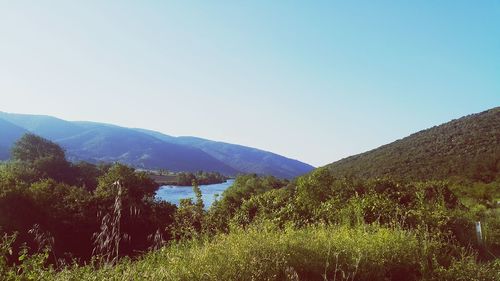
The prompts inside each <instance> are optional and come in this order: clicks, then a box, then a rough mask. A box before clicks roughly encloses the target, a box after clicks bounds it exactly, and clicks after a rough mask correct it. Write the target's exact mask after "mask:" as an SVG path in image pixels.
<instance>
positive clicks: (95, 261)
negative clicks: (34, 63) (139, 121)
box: [0, 135, 500, 280]
mask: <svg viewBox="0 0 500 281" xmlns="http://www.w3.org/2000/svg"><path fill="white" fill-rule="evenodd" d="M35 139H36V138H35ZM36 140H37V142H35V143H38V141H41V142H42V143H43V144H44V145H42V146H38V145H37V146H33V147H32V146H31V145H25V142H26V143H28V144H30V143H33V136H29V135H28V136H26V137H24V138H23V139H22V140H21V141H20V142H18V143H17V144H16V147H15V149H14V150H16V149H18V148H19V149H21V148H22V150H23V151H33V153H35V152H36V153H38V152H39V151H48V152H47V153H41V154H35V155H38V156H37V157H28V158H23V159H21V158H22V157H20V156H16V155H17V154H16V153H13V158H14V160H13V161H12V162H11V163H8V164H6V165H4V166H2V169H1V173H0V188H1V189H0V190H1V193H0V200H2V201H1V202H0V226H1V227H2V230H3V231H4V233H5V234H4V238H3V242H2V247H0V249H1V251H2V252H1V253H0V254H2V257H3V259H2V260H1V261H0V268H1V269H0V270H1V271H0V276H8V278H9V279H19V280H23V279H29V278H30V277H34V279H39V280H44V279H45V280H54V279H55V280H68V279H69V280H95V279H96V278H97V279H116V280H138V279H143V280H162V279H169V280H499V278H500V276H499V272H500V261H499V259H498V258H497V257H498V255H500V216H499V214H500V213H499V209H498V204H497V200H498V198H500V183H499V182H498V181H493V182H490V183H483V182H473V181H471V182H468V183H464V182H461V183H456V182H450V181H429V182H413V181H403V180H397V181H395V180H392V179H390V178H384V179H372V180H364V179H356V178H340V177H338V176H336V175H335V174H334V173H333V172H332V171H330V170H329V169H318V170H316V171H314V172H313V173H310V174H308V175H306V176H303V177H300V178H298V179H296V180H294V181H287V180H280V179H276V178H273V177H259V176H257V175H244V176H240V177H238V178H237V179H236V180H235V182H234V184H233V186H231V187H230V188H228V189H227V190H226V191H225V192H224V193H223V195H222V198H221V199H220V200H218V201H216V202H215V203H214V204H213V205H212V206H211V208H210V209H208V210H205V209H204V206H203V201H202V200H201V191H200V189H199V188H198V187H197V186H196V185H195V186H194V187H193V189H194V191H195V193H196V199H195V200H194V202H193V201H192V200H190V199H187V200H182V201H181V202H180V204H179V207H175V206H173V205H170V204H168V203H161V202H156V201H154V199H153V198H154V191H155V189H156V185H155V184H154V182H152V180H151V179H150V178H149V177H148V176H147V175H146V174H144V173H137V172H134V170H133V169H131V168H128V167H126V166H122V165H114V166H103V167H98V166H93V165H90V164H85V165H83V166H85V167H86V171H87V172H85V173H83V172H79V173H76V172H74V175H80V174H85V175H86V176H85V177H83V176H76V177H75V176H74V177H68V178H58V179H54V178H52V179H51V177H55V176H58V175H59V176H62V175H61V174H58V173H55V174H52V173H53V172H54V171H58V169H49V168H48V167H51V166H52V165H51V164H50V163H52V162H51V161H49V160H40V159H43V158H46V157H49V156H50V157H49V158H51V157H55V158H58V159H59V160H58V161H55V162H54V165H55V164H56V163H59V164H60V166H58V167H66V165H69V167H70V170H72V171H78V170H79V168H76V167H77V166H78V165H71V164H68V163H66V164H65V163H64V161H62V160H63V157H62V156H63V154H61V153H60V152H59V150H58V149H55V148H53V147H52V145H53V144H51V143H49V142H47V141H45V140H40V139H36ZM30 147H32V148H34V149H31V148H30ZM40 147H46V148H49V147H52V148H51V149H42V150H40ZM30 149H31V150H30ZM54 152H56V153H54ZM29 154H30V155H31V153H29ZM48 155H49V156H48ZM56 156H57V157H56ZM37 163H49V164H45V165H39V164H37ZM61 163H63V164H61ZM81 166H82V165H81ZM89 171H91V172H89ZM84 181H86V183H85V184H84ZM94 186H95V187H94ZM477 221H481V223H482V236H480V237H479V238H480V239H478V236H477V234H476V232H475V223H476V222H477ZM14 232H17V237H15V239H14V236H13V233H14ZM159 249H160V250H159ZM137 254H144V255H142V256H141V257H137V258H136V259H134V260H131V259H128V258H123V257H124V256H136V255H137ZM75 260H76V261H77V264H76V265H71V264H68V263H71V262H73V261H75ZM79 260H80V265H78V261H79ZM83 261H87V265H82V262H83ZM104 265H108V266H104ZM109 265H112V266H109Z"/></svg>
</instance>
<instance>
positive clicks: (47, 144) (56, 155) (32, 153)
mask: <svg viewBox="0 0 500 281" xmlns="http://www.w3.org/2000/svg"><path fill="white" fill-rule="evenodd" d="M12 159H13V160H15V161H18V162H20V163H21V164H22V165H26V166H27V167H30V168H33V169H34V170H35V171H36V174H37V176H36V178H35V180H37V179H41V178H51V179H54V180H56V181H61V182H67V183H73V179H74V176H75V175H74V171H73V169H72V166H71V163H69V162H68V161H67V160H66V156H65V154H64V150H63V149H62V148H61V147H60V146H59V145H57V144H56V143H53V142H51V141H49V140H47V139H44V138H42V137H39V136H37V135H34V134H30V133H28V134H25V135H24V136H23V137H22V138H21V139H19V140H18V141H17V142H16V143H15V144H14V147H13V148H12Z"/></svg>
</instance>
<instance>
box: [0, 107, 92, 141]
mask: <svg viewBox="0 0 500 281" xmlns="http://www.w3.org/2000/svg"><path fill="white" fill-rule="evenodd" d="M0 119H4V120H6V121H8V122H10V123H12V124H15V125H17V126H19V127H21V128H23V129H25V130H27V131H30V132H32V133H34V134H37V135H39V136H41V137H44V138H47V139H51V140H57V139H60V138H65V137H70V136H73V135H75V134H78V133H80V132H81V131H82V130H83V128H81V127H80V126H79V125H78V124H75V123H73V122H69V121H65V120H62V119H59V118H55V117H52V116H46V115H28V114H13V113H5V112H0Z"/></svg>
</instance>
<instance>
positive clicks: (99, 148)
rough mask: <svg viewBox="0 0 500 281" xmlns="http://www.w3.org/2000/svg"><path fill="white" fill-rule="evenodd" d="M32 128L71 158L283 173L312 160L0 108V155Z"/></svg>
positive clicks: (304, 168)
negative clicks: (0, 109)
mask: <svg viewBox="0 0 500 281" xmlns="http://www.w3.org/2000/svg"><path fill="white" fill-rule="evenodd" d="M27 132H31V133H34V134H37V135H39V136H42V137H44V138H47V139H49V140H52V141H54V142H56V143H58V144H60V145H61V146H62V147H63V148H64V149H65V150H66V154H67V156H68V158H69V160H71V161H80V160H84V161H89V162H94V163H95V162H117V161H118V162H122V163H127V164H129V165H132V166H135V167H139V168H147V169H160V168H162V169H167V170H171V171H199V170H203V171H217V172H220V173H224V174H226V175H236V174H238V173H256V174H261V175H273V176H276V177H280V178H293V177H296V176H299V175H302V174H305V173H307V172H309V171H311V170H312V169H314V167H313V166H311V165H308V164H306V163H303V162H300V161H297V160H293V159H289V158H286V157H283V156H280V155H277V154H274V153H271V152H267V151H263V150H259V149H255V148H251V147H245V146H241V145H234V144H229V143H223V142H215V141H211V140H206V139H201V138H195V137H173V136H169V135H165V134H162V133H159V132H155V131H150V130H144V129H131V128H124V127H120V126H115V125H110V124H104V123H94V122H80V121H77V122H70V121H65V120H62V119H59V118H55V117H51V116H41V115H27V114H12V113H4V112H0V135H1V137H0V160H6V159H8V158H9V151H10V148H11V146H12V145H13V144H14V142H15V141H16V140H17V139H19V138H20V137H21V136H22V135H23V134H25V133H27Z"/></svg>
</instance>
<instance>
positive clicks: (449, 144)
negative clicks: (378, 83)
mask: <svg viewBox="0 0 500 281" xmlns="http://www.w3.org/2000/svg"><path fill="white" fill-rule="evenodd" d="M328 167H329V168H330V169H331V170H332V172H333V173H334V174H335V175H336V176H337V177H351V176H353V177H358V178H360V177H361V178H377V177H386V176H389V177H391V178H397V179H411V180H430V179H434V180H435V179H441V180H442V179H450V178H460V179H468V180H472V181H474V182H476V181H481V182H491V181H494V180H495V179H498V178H499V176H500V107H496V108H493V109H490V110H487V111H484V112H482V113H478V114H473V115H470V116H466V117H463V118H460V119H458V120H453V121H451V122H448V123H445V124H443V125H440V126H436V127H432V128H430V129H427V130H424V131H421V132H418V133H415V134H413V135H411V136H409V137H406V138H403V139H401V140H397V141H395V142H393V143H390V144H387V145H384V146H381V147H379V148H377V149H374V150H371V151H368V152H365V153H362V154H359V155H354V156H351V157H348V158H345V159H342V160H340V161H337V162H335V163H332V164H330V165H328Z"/></svg>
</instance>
